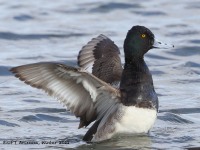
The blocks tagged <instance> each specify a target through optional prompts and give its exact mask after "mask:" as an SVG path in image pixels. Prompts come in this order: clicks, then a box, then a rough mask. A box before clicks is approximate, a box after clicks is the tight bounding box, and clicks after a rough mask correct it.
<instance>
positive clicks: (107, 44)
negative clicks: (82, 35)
mask: <svg viewBox="0 0 200 150" xmlns="http://www.w3.org/2000/svg"><path fill="white" fill-rule="evenodd" d="M78 65H79V66H80V67H82V68H84V69H86V70H88V71H89V70H90V69H92V71H91V72H92V74H93V75H95V76H96V77H98V78H99V79H101V80H103V81H105V82H107V83H110V84H118V83H119V81H120V79H121V74H122V70H123V69H122V64H121V59H120V51H119V48H118V47H117V45H115V44H114V42H113V41H112V40H110V39H109V38H108V37H106V36H105V35H102V34H101V35H99V36H98V37H96V38H93V39H92V40H91V41H89V42H88V43H87V45H85V46H83V48H82V49H81V50H80V52H79V55H78Z"/></svg>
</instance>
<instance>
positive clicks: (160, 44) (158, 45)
mask: <svg viewBox="0 0 200 150" xmlns="http://www.w3.org/2000/svg"><path fill="white" fill-rule="evenodd" d="M153 48H162V49H168V48H174V45H173V44H167V43H163V42H161V41H159V40H157V39H155V40H154V44H153Z"/></svg>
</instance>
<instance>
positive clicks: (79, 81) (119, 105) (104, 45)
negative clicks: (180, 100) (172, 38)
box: [10, 25, 173, 142]
mask: <svg viewBox="0 0 200 150" xmlns="http://www.w3.org/2000/svg"><path fill="white" fill-rule="evenodd" d="M169 47H173V46H168V45H167V44H164V43H162V42H160V41H158V40H156V38H155V37H154V34H153V33H152V32H151V31H150V30H149V29H148V28H147V27H144V26H140V25H136V26H133V27H132V28H131V29H130V30H129V31H128V33H127V35H126V38H125V40H124V46H123V48H124V57H125V63H124V66H123V65H122V63H121V58H120V50H119V48H118V47H117V45H116V44H115V43H114V42H113V41H112V40H111V39H109V38H108V37H107V36H105V35H103V34H100V35H99V36H97V37H96V38H93V39H92V40H91V41H89V42H88V43H87V44H86V45H85V46H83V47H82V49H81V50H80V51H79V54H78V58H77V59H78V67H72V66H69V65H65V64H62V63H56V62H39V63H33V64H27V65H22V66H17V67H13V68H11V69H10V71H11V72H12V73H13V74H14V75H15V77H17V78H19V79H20V80H21V81H23V82H24V83H26V84H28V85H30V86H32V87H34V88H37V89H41V90H43V91H44V92H46V93H47V94H48V95H50V96H53V97H54V98H56V99H57V100H58V101H59V102H60V103H62V104H64V106H65V107H66V108H67V109H68V110H70V111H71V113H73V114H74V115H75V116H76V117H78V118H80V123H79V127H78V128H82V127H87V126H88V125H90V124H92V125H91V127H90V128H89V129H88V131H87V132H86V134H85V135H84V136H83V140H84V141H87V142H101V141H104V140H108V139H111V138H112V137H113V136H115V135H116V134H130V135H132V134H141V133H145V134H146V133H148V132H149V131H150V129H151V128H152V127H153V125H154V123H155V121H156V118H157V113H158V107H159V106H158V105H159V104H158V103H159V102H158V96H157V94H156V92H155V89H154V85H153V79H152V75H151V73H150V70H149V69H148V66H147V65H146V63H145V61H144V55H145V54H146V53H147V52H148V51H149V50H151V49H154V48H169Z"/></svg>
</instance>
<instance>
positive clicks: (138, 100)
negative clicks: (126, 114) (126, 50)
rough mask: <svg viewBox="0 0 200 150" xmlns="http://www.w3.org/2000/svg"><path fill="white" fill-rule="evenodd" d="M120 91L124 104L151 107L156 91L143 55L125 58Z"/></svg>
mask: <svg viewBox="0 0 200 150" xmlns="http://www.w3.org/2000/svg"><path fill="white" fill-rule="evenodd" d="M120 91H121V96H122V103H123V104H124V105H126V106H130V105H133V106H138V107H151V106H149V105H151V104H150V101H151V99H152V98H153V97H152V94H154V92H155V91H154V87H153V81H152V76H151V73H150V72H149V69H148V67H147V65H146V63H145V61H144V59H143V57H140V58H138V57H137V58H134V57H132V58H130V57H126V58H125V65H124V70H123V73H122V78H121V83H120ZM149 100H150V101H149ZM146 105H148V106H146Z"/></svg>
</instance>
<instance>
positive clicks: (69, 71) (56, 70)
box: [11, 63, 119, 128]
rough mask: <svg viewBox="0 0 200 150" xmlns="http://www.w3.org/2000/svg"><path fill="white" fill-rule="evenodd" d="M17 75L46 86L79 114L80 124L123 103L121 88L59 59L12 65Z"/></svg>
mask: <svg viewBox="0 0 200 150" xmlns="http://www.w3.org/2000/svg"><path fill="white" fill-rule="evenodd" d="M11 71H12V72H13V73H14V74H15V76H16V77H17V78H19V79H20V80H22V81H24V82H25V83H26V84H28V85H30V86H32V87H35V88H38V89H42V90H44V91H45V92H46V93H48V94H49V95H51V96H54V97H55V98H57V99H58V100H59V101H60V102H61V103H63V104H64V105H65V106H67V108H68V109H69V110H71V112H72V113H74V114H75V116H76V117H80V125H79V128H81V127H83V126H87V125H88V124H90V123H91V122H92V121H94V120H96V119H97V120H98V119H101V118H102V117H104V115H105V114H106V112H108V111H109V110H110V109H112V107H113V106H114V105H116V104H117V103H119V91H118V90H116V89H115V88H113V87H111V86H109V85H108V84H107V83H105V82H103V81H101V80H100V79H98V78H96V77H95V76H93V75H92V74H89V73H87V72H86V71H85V70H83V69H80V68H74V67H69V66H66V65H63V64H59V63H36V64H29V65H24V66H19V67H15V68H12V69H11Z"/></svg>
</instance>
